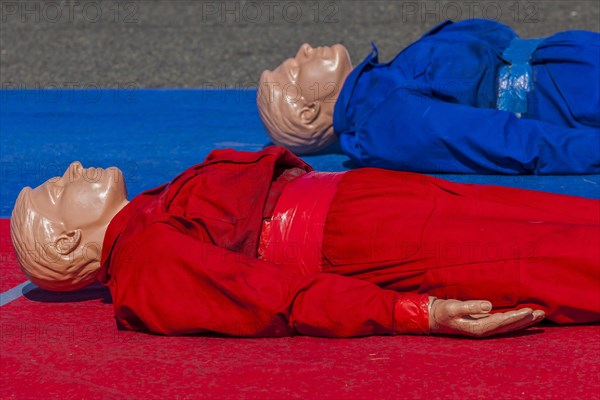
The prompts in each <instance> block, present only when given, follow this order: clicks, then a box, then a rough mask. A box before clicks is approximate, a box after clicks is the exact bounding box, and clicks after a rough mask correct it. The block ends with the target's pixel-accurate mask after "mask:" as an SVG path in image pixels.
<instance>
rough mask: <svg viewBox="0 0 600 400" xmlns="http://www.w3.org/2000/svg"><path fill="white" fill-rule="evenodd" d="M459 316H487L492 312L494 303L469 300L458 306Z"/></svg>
mask: <svg viewBox="0 0 600 400" xmlns="http://www.w3.org/2000/svg"><path fill="white" fill-rule="evenodd" d="M456 307H457V314H458V315H479V314H486V313H488V312H490V311H491V310H492V303H490V302H489V301H487V300H468V301H462V302H460V303H457V304H456Z"/></svg>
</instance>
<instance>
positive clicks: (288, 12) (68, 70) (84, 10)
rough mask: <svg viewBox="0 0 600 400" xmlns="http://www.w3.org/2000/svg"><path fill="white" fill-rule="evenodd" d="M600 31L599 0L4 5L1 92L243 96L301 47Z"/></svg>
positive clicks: (394, 48) (356, 51)
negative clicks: (434, 32)
mask: <svg viewBox="0 0 600 400" xmlns="http://www.w3.org/2000/svg"><path fill="white" fill-rule="evenodd" d="M466 18H488V19H494V20H498V21H500V22H502V23H506V24H509V25H511V26H512V27H513V28H514V29H515V30H516V31H517V32H518V33H519V34H520V35H521V36H523V37H540V36H545V35H550V34H552V33H553V32H556V31H562V30H567V29H586V30H593V31H599V30H600V1H598V0H586V1H553V0H544V1H540V0H533V1H512V0H511V1H476V0H469V1H441V2H440V1H364V0H352V1H342V0H326V1H299V0H295V1H288V0H269V1H226V2H220V1H188V0H178V1H153V0H132V1H127V0H122V1H115V0H102V1H100V0H96V1H88V0H67V1H64V0H61V1H58V0H57V1H36V0H33V1H6V0H1V1H0V82H1V85H2V87H3V88H23V87H32V88H38V87H63V88H64V87H66V88H85V87H88V88H95V87H122V88H132V87H134V88H143V87H153V88H168V87H180V88H239V87H252V86H254V85H256V81H257V79H258V77H259V75H260V73H261V71H262V70H264V69H266V68H272V67H274V66H276V65H277V64H278V63H279V62H281V61H282V60H283V59H285V58H286V57H289V56H291V55H293V54H294V53H295V52H296V50H297V48H298V47H299V45H300V44H302V43H303V42H308V43H311V44H312V45H327V44H333V43H342V44H344V45H346V46H347V47H348V49H349V50H350V54H351V55H352V58H353V61H354V63H358V62H359V61H360V60H362V59H363V58H364V57H365V56H366V55H367V54H368V53H369V51H370V41H371V40H373V41H375V42H376V43H377V45H378V47H379V49H380V55H381V59H382V60H386V59H390V58H392V57H393V56H394V55H395V54H396V53H397V52H398V51H400V50H401V49H402V48H403V47H404V46H406V45H408V44H410V43H411V42H412V41H414V40H416V39H418V38H419V36H420V35H422V34H423V33H424V32H426V31H427V30H428V29H430V28H431V27H433V26H435V25H436V24H437V23H440V22H442V21H444V20H446V19H453V20H460V19H466Z"/></svg>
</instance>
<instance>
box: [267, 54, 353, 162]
mask: <svg viewBox="0 0 600 400" xmlns="http://www.w3.org/2000/svg"><path fill="white" fill-rule="evenodd" d="M351 71H352V63H351V61H350V56H349V54H348V51H347V50H346V48H345V47H344V46H342V45H341V44H336V45H333V46H331V47H317V48H313V47H311V46H310V45H309V44H303V45H302V46H300V49H298V52H297V53H296V56H295V57H293V58H289V59H287V60H285V61H284V62H283V63H281V65H279V66H278V67H277V68H275V69H274V70H272V71H269V70H267V71H264V72H263V73H262V75H261V77H260V81H259V90H258V96H257V104H258V111H259V114H260V116H261V119H262V121H263V123H264V125H265V128H266V130H267V133H268V135H269V138H270V139H271V140H272V141H273V143H275V144H277V145H279V146H283V147H286V148H288V149H289V150H291V151H292V152H294V153H296V154H307V153H313V152H315V151H318V150H321V149H323V148H324V147H326V146H328V145H329V144H331V143H333V142H335V141H336V140H337V137H336V136H335V133H334V131H333V110H334V107H335V102H336V100H337V97H338V95H339V93H340V91H341V89H342V86H343V84H344V81H345V79H346V77H347V76H348V75H349V74H350V72H351Z"/></svg>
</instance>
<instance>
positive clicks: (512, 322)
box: [429, 296, 544, 337]
mask: <svg viewBox="0 0 600 400" xmlns="http://www.w3.org/2000/svg"><path fill="white" fill-rule="evenodd" d="M486 305H487V309H486V307H485V306H486ZM491 309H492V304H491V303H490V302H489V301H484V300H470V301H459V300H441V299H437V298H435V297H432V296H430V297H429V330H430V332H431V333H432V334H436V333H441V334H449V335H467V336H473V337H485V336H491V335H498V334H501V333H506V332H511V331H516V330H519V329H524V328H527V327H529V326H531V325H533V324H535V323H538V322H540V321H541V320H542V319H544V312H543V311H541V310H535V311H534V310H532V309H531V308H521V309H520V310H513V311H507V312H503V313H497V314H489V312H490V311H491Z"/></svg>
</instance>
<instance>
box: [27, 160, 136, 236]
mask: <svg viewBox="0 0 600 400" xmlns="http://www.w3.org/2000/svg"><path fill="white" fill-rule="evenodd" d="M30 198H31V202H32V206H33V208H34V211H36V212H38V213H39V214H41V215H44V216H45V217H46V218H48V219H49V220H51V221H54V222H59V223H61V224H62V225H63V227H64V228H65V229H67V230H71V229H86V228H87V229H94V228H100V227H105V226H106V225H108V223H109V222H110V220H111V219H112V217H113V216H114V215H115V214H116V213H117V212H118V211H119V210H120V209H121V208H122V207H123V205H124V204H125V203H126V202H127V189H126V187H125V181H124V179H123V174H122V173H121V171H120V170H119V169H118V168H116V167H111V168H108V169H102V168H87V169H85V168H83V166H82V165H81V163H80V162H77V161H76V162H74V163H72V164H71V165H70V166H69V168H67V170H66V171H65V173H64V174H63V176H61V177H56V178H52V179H49V180H47V181H46V182H44V183H43V184H42V185H40V186H38V187H37V188H35V189H33V190H32V191H31V194H30Z"/></svg>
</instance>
